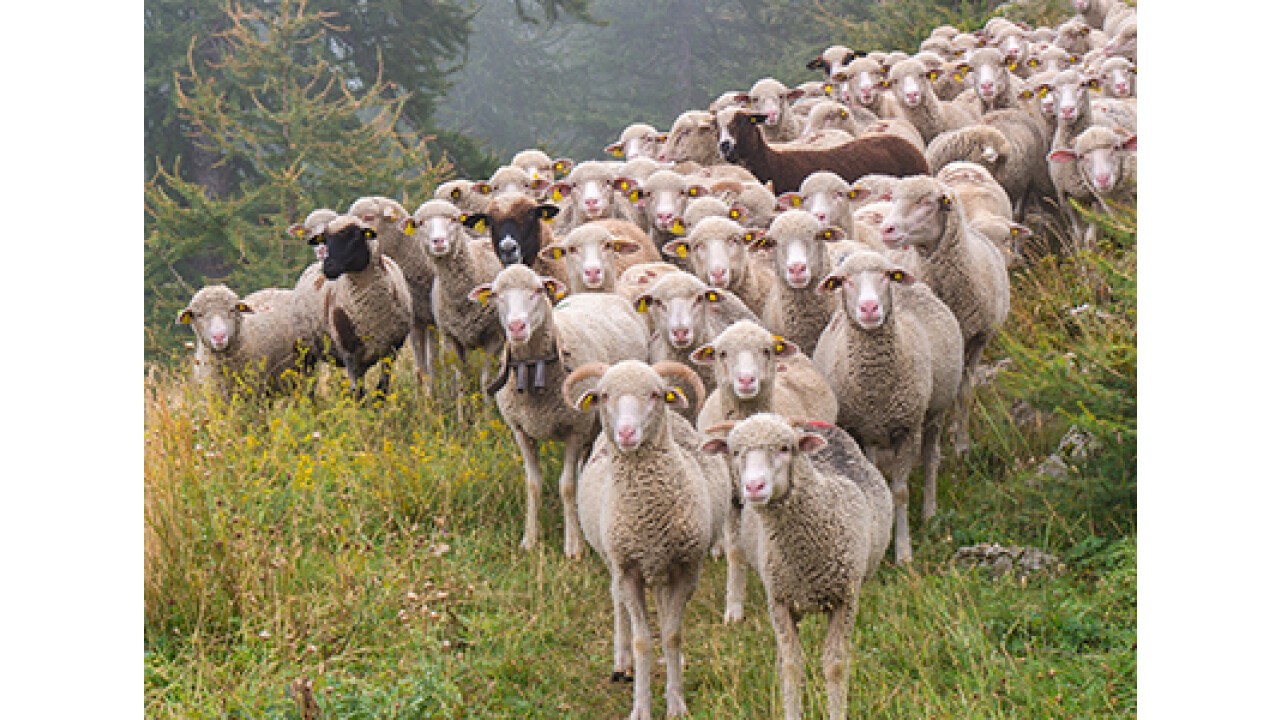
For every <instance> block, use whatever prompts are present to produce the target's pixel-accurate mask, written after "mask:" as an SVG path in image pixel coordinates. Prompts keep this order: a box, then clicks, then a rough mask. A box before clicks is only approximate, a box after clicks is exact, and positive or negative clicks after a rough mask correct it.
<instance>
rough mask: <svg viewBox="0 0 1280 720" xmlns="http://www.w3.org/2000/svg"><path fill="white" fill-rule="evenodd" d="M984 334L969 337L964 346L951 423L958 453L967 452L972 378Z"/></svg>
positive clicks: (982, 347)
mask: <svg viewBox="0 0 1280 720" xmlns="http://www.w3.org/2000/svg"><path fill="white" fill-rule="evenodd" d="M987 340H988V337H987V336H986V335H985V334H981V335H975V336H974V337H972V338H970V339H969V342H968V343H967V344H966V345H965V348H964V373H963V375H962V376H961V378H960V393H959V395H957V397H956V405H955V407H956V417H955V420H954V422H953V423H952V425H953V427H954V431H955V440H954V445H955V450H956V452H957V453H958V454H961V455H963V454H965V453H967V452H969V411H970V410H971V409H972V408H973V378H974V375H975V373H976V372H977V370H978V363H980V362H981V361H982V351H983V350H985V349H986V347H987Z"/></svg>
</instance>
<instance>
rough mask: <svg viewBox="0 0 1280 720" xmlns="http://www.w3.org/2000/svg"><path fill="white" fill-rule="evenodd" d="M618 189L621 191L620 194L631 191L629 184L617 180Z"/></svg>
mask: <svg viewBox="0 0 1280 720" xmlns="http://www.w3.org/2000/svg"><path fill="white" fill-rule="evenodd" d="M618 189H619V190H621V191H622V192H626V191H628V190H630V189H631V183H629V182H627V181H626V180H619V181H618Z"/></svg>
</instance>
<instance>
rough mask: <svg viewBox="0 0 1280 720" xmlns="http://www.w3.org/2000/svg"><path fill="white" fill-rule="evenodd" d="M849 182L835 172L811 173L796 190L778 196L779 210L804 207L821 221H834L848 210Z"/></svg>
mask: <svg viewBox="0 0 1280 720" xmlns="http://www.w3.org/2000/svg"><path fill="white" fill-rule="evenodd" d="M848 202H849V183H848V182H846V181H845V180H844V178H842V177H840V176H839V175H836V174H835V173H833V172H828V171H826V170H821V171H818V172H815V173H812V174H810V175H809V176H808V177H806V178H805V179H804V182H803V183H801V184H800V189H799V190H798V191H796V192H791V193H783V194H781V195H779V196H778V209H779V210H784V211H785V210H795V209H802V210H805V211H807V212H808V213H809V214H810V215H813V216H814V217H815V218H817V219H818V222H820V223H825V224H829V223H834V222H836V221H837V219H838V218H840V217H842V216H843V214H844V213H847V212H848Z"/></svg>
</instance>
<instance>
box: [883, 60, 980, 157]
mask: <svg viewBox="0 0 1280 720" xmlns="http://www.w3.org/2000/svg"><path fill="white" fill-rule="evenodd" d="M929 72H936V71H928V70H926V69H925V67H924V65H923V64H922V63H921V62H920V61H919V60H916V59H915V58H911V59H908V60H903V61H901V62H899V63H898V64H896V65H894V66H893V67H892V68H890V69H889V77H888V80H887V82H888V83H889V84H890V86H891V87H892V88H893V91H894V93H895V97H897V99H898V104H899V105H900V106H901V108H902V114H903V116H904V117H905V118H906V119H907V120H910V121H911V124H913V125H915V126H916V129H917V130H919V131H920V136H921V137H922V138H923V139H924V142H925V145H926V147H927V146H928V144H929V143H930V142H931V141H932V140H933V139H934V138H935V137H937V136H938V135H939V134H941V133H943V132H946V131H947V130H954V129H956V128H960V127H964V126H965V125H972V124H973V123H975V122H977V121H978V116H977V113H975V112H973V111H972V110H970V109H969V108H968V107H966V106H965V105H963V104H961V103H958V102H954V101H946V100H940V99H939V98H938V97H937V95H935V94H934V91H933V85H932V83H931V82H930V81H929V78H928V73H929Z"/></svg>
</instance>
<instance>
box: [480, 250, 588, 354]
mask: <svg viewBox="0 0 1280 720" xmlns="http://www.w3.org/2000/svg"><path fill="white" fill-rule="evenodd" d="M565 292H566V288H565V286H564V283H561V282H560V281H559V280H556V279H555V278H547V277H538V275H537V273H535V272H533V271H532V270H530V269H529V268H528V267H525V266H524V265H519V264H517V265H510V266H508V267H506V268H504V269H503V270H502V272H500V273H498V276H497V277H496V278H494V279H493V282H491V283H484V284H481V285H477V286H476V287H475V288H473V289H472V290H471V292H470V293H469V294H468V295H467V297H468V298H469V299H470V300H471V301H472V302H476V303H480V304H481V305H488V304H490V303H492V304H493V305H495V306H496V307H497V310H498V323H499V324H500V325H501V327H502V331H503V332H504V333H506V336H507V342H509V343H511V344H513V345H524V344H526V343H528V342H529V339H530V338H532V337H533V334H534V333H535V332H537V331H538V329H539V328H541V327H542V326H543V325H545V324H546V323H547V320H548V318H550V316H551V306H552V303H553V302H558V301H559V300H560V299H561V298H563V297H564V295H565Z"/></svg>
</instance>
